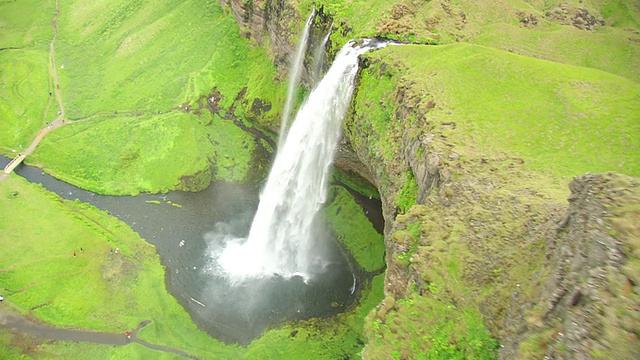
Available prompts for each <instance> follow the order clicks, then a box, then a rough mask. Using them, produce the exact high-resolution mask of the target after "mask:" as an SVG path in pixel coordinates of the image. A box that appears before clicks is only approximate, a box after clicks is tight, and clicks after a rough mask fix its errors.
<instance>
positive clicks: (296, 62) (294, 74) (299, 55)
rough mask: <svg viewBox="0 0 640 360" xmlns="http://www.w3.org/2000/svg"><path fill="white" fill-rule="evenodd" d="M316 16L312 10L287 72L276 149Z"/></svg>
mask: <svg viewBox="0 0 640 360" xmlns="http://www.w3.org/2000/svg"><path fill="white" fill-rule="evenodd" d="M315 16H316V8H313V10H312V11H311V14H310V15H309V18H308V19H307V22H306V23H305V24H304V29H303V30H302V34H301V35H300V41H299V42H298V50H297V51H296V57H295V58H294V59H293V62H292V63H291V70H290V72H289V86H288V87H287V98H286V99H285V102H284V109H283V111H282V119H280V137H279V138H278V147H279V148H280V147H282V142H283V139H284V138H285V136H286V133H287V126H289V118H290V117H291V108H292V107H293V100H294V99H295V96H294V93H295V91H296V89H297V88H298V84H299V83H300V73H301V72H302V64H303V62H304V53H305V52H306V50H307V43H308V42H309V29H310V28H311V23H312V22H313V18H314V17H315Z"/></svg>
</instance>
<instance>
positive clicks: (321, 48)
mask: <svg viewBox="0 0 640 360" xmlns="http://www.w3.org/2000/svg"><path fill="white" fill-rule="evenodd" d="M332 30H333V23H331V26H329V31H328V32H327V35H325V37H324V38H323V39H322V42H321V43H320V44H318V45H317V46H316V49H315V51H314V54H313V64H312V67H311V69H312V71H311V78H312V79H313V84H314V85H315V84H317V83H318V81H320V76H321V72H322V68H323V67H324V53H325V50H326V49H325V46H326V45H327V41H329V37H330V36H331V31H332Z"/></svg>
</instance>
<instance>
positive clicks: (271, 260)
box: [218, 43, 370, 282]
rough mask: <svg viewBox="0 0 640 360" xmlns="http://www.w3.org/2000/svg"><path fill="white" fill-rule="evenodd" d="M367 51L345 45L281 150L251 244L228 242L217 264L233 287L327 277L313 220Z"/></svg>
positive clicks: (252, 227)
mask: <svg viewBox="0 0 640 360" xmlns="http://www.w3.org/2000/svg"><path fill="white" fill-rule="evenodd" d="M369 48H370V47H368V46H367V45H366V44H365V45H363V46H354V44H353V43H349V44H347V45H345V46H344V47H343V48H342V50H341V51H340V53H339V54H338V55H337V57H336V59H335V61H334V62H333V64H332V65H331V67H330V68H329V70H328V72H327V74H326V75H325V76H324V78H323V79H322V80H321V81H320V82H319V83H318V85H317V87H316V88H315V89H314V90H313V91H312V92H311V94H310V95H309V97H308V99H307V100H306V101H305V103H304V104H303V105H302V107H301V108H300V110H299V112H298V114H297V115H296V117H295V120H294V122H293V124H292V125H291V129H290V130H289V133H288V134H287V136H286V141H285V142H284V144H283V146H281V147H280V148H279V149H278V153H277V155H276V159H275V162H274V164H273V168H272V169H271V173H270V174H269V178H268V179H267V183H266V186H265V188H264V189H263V191H262V193H261V196H260V204H259V206H258V210H257V212H256V215H255V217H254V219H253V223H252V225H251V230H250V232H249V236H248V238H247V239H246V240H244V239H236V240H234V241H229V242H228V243H227V244H226V247H225V248H224V249H223V250H222V253H221V254H220V256H219V258H218V264H219V266H220V267H221V269H222V270H223V272H224V273H226V274H227V275H228V278H229V279H230V280H231V281H232V282H240V281H242V280H245V279H250V278H257V277H265V276H272V275H274V274H278V275H279V276H282V277H285V278H290V277H292V276H296V275H299V276H302V277H303V278H305V280H308V279H310V278H312V277H313V275H314V274H318V273H321V272H322V271H323V268H324V266H325V265H326V264H324V259H323V256H322V251H321V245H320V244H318V242H317V241H316V240H317V239H316V238H315V236H314V235H315V234H314V227H313V223H314V218H315V216H316V213H317V212H318V210H320V208H321V207H322V205H323V203H324V202H325V200H326V194H327V187H328V176H329V170H330V165H331V162H332V160H333V152H334V148H335V146H336V145H337V142H338V140H339V138H340V134H341V123H342V118H343V116H344V114H345V112H346V110H347V107H348V106H349V103H350V101H351V94H352V92H353V87H354V78H355V76H356V73H357V70H358V56H359V55H360V54H362V53H364V52H365V51H367V50H368V49H369Z"/></svg>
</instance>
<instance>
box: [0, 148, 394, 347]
mask: <svg viewBox="0 0 640 360" xmlns="http://www.w3.org/2000/svg"><path fill="white" fill-rule="evenodd" d="M9 160H10V159H8V158H6V157H2V156H0V166H2V167H4V166H5V165H6V164H7V163H8V162H9ZM16 173H17V174H18V175H20V176H22V177H24V178H26V179H27V180H28V181H30V182H32V183H39V184H42V185H43V186H44V187H45V188H46V189H47V190H49V191H52V192H55V193H57V194H58V195H59V196H61V197H62V198H65V199H68V200H76V199H77V200H79V201H82V202H87V203H90V204H92V205H94V206H96V207H98V208H100V209H103V210H106V211H109V213H110V214H111V215H112V216H115V217H117V218H119V219H120V220H122V221H124V222H125V223H127V224H128V225H129V226H130V227H131V228H132V229H134V230H135V231H136V232H137V233H138V234H140V236H141V237H142V238H144V239H145V240H147V241H148V242H149V243H151V244H153V245H154V246H155V247H156V249H157V251H158V253H159V255H160V259H161V261H162V264H163V266H165V269H166V274H167V277H166V285H167V288H168V290H169V292H170V293H171V294H172V295H173V296H174V297H175V298H176V299H178V301H179V302H180V303H181V304H182V306H183V307H184V308H185V309H186V310H187V311H188V312H189V313H190V314H191V317H192V319H193V320H194V322H195V323H196V324H198V326H199V327H200V328H201V329H202V330H204V331H206V332H207V333H209V334H210V335H211V336H212V337H214V338H216V339H219V340H222V341H225V342H228V343H239V344H248V343H249V342H250V341H251V340H253V339H255V338H257V337H259V336H260V335H261V334H262V333H263V331H264V330H265V329H267V328H269V327H277V326H278V325H279V324H282V323H283V322H286V321H289V320H301V319H309V318H312V317H330V316H333V315H336V314H338V313H341V312H343V311H345V310H346V309H347V308H348V307H349V306H351V305H353V304H354V303H355V302H356V301H357V300H358V297H359V291H358V290H360V288H359V285H360V284H361V283H362V281H361V280H362V279H361V278H360V277H364V276H367V277H368V275H370V274H363V273H361V272H358V271H356V277H358V279H357V282H356V285H357V288H356V289H353V286H354V275H353V272H352V271H351V269H350V265H349V264H348V263H347V261H346V260H345V257H344V256H343V254H342V252H341V250H340V248H339V246H338V245H337V244H336V241H335V239H331V238H330V236H329V239H328V240H329V241H328V243H330V244H332V246H330V247H329V250H330V255H331V257H330V258H331V259H333V261H331V263H330V264H329V266H328V267H327V271H326V272H325V273H324V274H323V276H321V277H317V278H314V279H313V280H311V281H308V282H307V283H305V282H304V281H303V279H302V278H300V277H292V278H290V279H284V278H282V277H277V276H274V277H268V278H264V279H254V280H251V281H249V282H245V283H244V284H243V285H242V286H238V287H230V286H228V283H226V280H225V279H224V277H223V276H220V274H216V273H215V271H214V270H212V269H211V265H212V262H211V254H210V253H211V251H215V249H216V246H217V244H219V242H220V241H221V238H222V237H224V236H227V235H232V236H238V237H242V236H246V235H247V233H248V231H249V227H250V225H251V221H252V219H253V215H254V213H255V211H256V209H257V206H258V192H259V189H258V188H257V187H256V186H243V185H238V184H229V183H223V182H214V183H212V184H211V185H210V186H209V187H208V188H207V189H205V190H203V191H201V192H198V193H189V192H181V191H172V192H169V193H167V194H140V195H138V196H104V195H97V194H94V193H92V192H89V191H86V190H82V189H79V188H77V187H75V186H73V185H70V184H67V183H65V182H62V181H59V180H57V179H55V178H53V177H51V176H49V175H47V174H45V173H44V172H43V171H42V170H41V169H39V168H35V167H31V166H25V165H20V166H19V167H18V169H16ZM350 191H351V190H350ZM358 202H359V203H360V205H362V206H363V212H366V213H367V214H368V215H369V218H370V219H372V220H373V221H375V222H374V227H375V228H376V229H379V230H380V229H381V228H382V217H381V208H380V203H379V201H377V200H376V199H375V198H374V199H372V200H369V199H368V198H367V197H364V196H362V197H360V198H359V199H358ZM105 255H107V256H108V254H105ZM354 290H355V291H354ZM203 305H204V306H203Z"/></svg>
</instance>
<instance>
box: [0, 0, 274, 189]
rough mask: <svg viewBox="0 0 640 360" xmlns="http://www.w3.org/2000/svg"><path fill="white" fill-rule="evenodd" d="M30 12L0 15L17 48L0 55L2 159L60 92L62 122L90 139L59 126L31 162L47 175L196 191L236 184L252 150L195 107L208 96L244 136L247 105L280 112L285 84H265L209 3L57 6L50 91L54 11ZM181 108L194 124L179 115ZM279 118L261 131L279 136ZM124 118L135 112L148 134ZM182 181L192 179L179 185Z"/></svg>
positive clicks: (0, 9) (235, 33) (266, 70)
mask: <svg viewBox="0 0 640 360" xmlns="http://www.w3.org/2000/svg"><path fill="white" fill-rule="evenodd" d="M33 6H34V8H37V11H33V12H24V11H23V12H21V13H17V11H18V7H17V6H16V5H12V4H8V3H7V4H2V5H0V13H2V15H0V16H2V17H0V26H4V28H5V29H6V30H7V35H5V36H4V37H2V38H0V42H1V44H2V45H4V46H8V47H20V48H21V49H12V50H5V51H1V52H0V60H2V61H1V62H0V78H1V79H2V86H0V94H2V95H3V96H2V100H0V115H2V116H3V118H4V119H5V121H2V122H1V123H0V152H2V153H4V154H8V155H10V156H12V155H11V154H13V150H15V151H16V152H19V151H20V145H22V146H23V147H26V146H27V145H28V144H29V143H30V141H31V140H32V139H33V138H34V137H35V134H36V133H37V131H38V130H39V129H41V128H43V127H44V126H45V122H46V121H51V120H52V119H53V118H54V117H55V114H56V112H57V110H58V108H57V104H56V103H55V99H52V98H50V96H49V91H50V90H51V88H52V87H53V88H55V87H56V86H57V85H59V86H60V89H61V92H62V99H63V102H64V106H65V110H66V118H67V120H69V119H71V120H78V119H82V120H87V123H83V124H82V125H78V130H77V131H78V132H85V130H86V133H87V134H91V136H93V138H91V139H89V138H83V136H82V135H74V136H72V137H71V138H69V136H70V135H69V134H68V132H69V131H70V132H72V133H73V132H74V130H69V129H68V128H65V129H62V130H60V133H59V135H58V134H57V135H53V134H52V135H51V137H52V138H54V139H53V140H49V139H47V140H45V141H46V142H49V141H53V142H55V143H56V146H48V145H46V144H45V145H43V146H41V147H40V148H39V149H38V153H37V155H36V156H35V158H34V159H33V160H31V161H32V163H37V164H38V165H39V166H42V167H44V168H46V169H48V170H47V171H49V170H50V171H51V172H52V174H54V175H56V176H58V177H60V178H63V179H66V180H69V181H71V182H73V183H74V184H76V185H79V186H84V187H86V188H88V189H91V190H95V191H101V192H103V193H112V194H135V193H138V192H140V191H152V192H159V191H167V190H169V189H176V188H181V189H189V190H198V189H202V188H203V187H205V186H206V184H208V183H209V181H210V179H212V178H216V179H224V180H229V181H242V180H244V179H245V176H246V175H247V164H249V163H250V158H251V156H252V154H251V152H252V151H253V143H251V142H250V141H249V140H248V139H249V137H247V136H246V135H242V134H240V132H239V131H236V130H235V129H233V126H232V125H230V124H228V123H222V122H220V118H219V117H216V118H215V119H213V118H212V117H211V116H210V115H209V112H208V110H207V109H201V111H195V110H198V107H199V105H198V103H197V102H198V99H199V98H200V97H201V96H207V95H208V94H211V92H212V89H215V93H216V94H217V96H218V99H217V100H216V101H217V105H218V107H219V111H220V113H221V114H223V115H224V114H225V113H226V112H227V111H232V112H233V113H234V114H235V115H237V116H238V117H239V118H240V121H243V122H245V124H246V125H247V126H250V127H251V126H253V125H252V124H250V123H248V122H247V120H246V119H247V118H251V119H255V117H256V115H255V113H254V112H252V111H251V108H252V105H253V102H254V100H255V99H256V98H258V97H259V98H260V99H261V101H262V103H263V104H266V105H275V104H279V103H282V102H283V97H284V86H280V84H279V83H278V82H276V81H274V79H275V76H276V73H275V66H274V65H273V64H272V63H271V62H270V60H269V59H268V57H267V55H266V51H265V50H264V49H261V48H254V47H250V46H249V42H248V40H246V39H244V38H242V37H241V36H240V34H239V30H238V26H237V24H236V23H235V21H234V20H233V18H232V17H231V16H229V15H228V14H225V13H224V12H223V11H222V9H221V7H220V5H219V4H218V3H217V2H215V1H207V2H205V3H201V2H195V1H191V2H181V1H164V2H161V3H157V2H156V3H149V2H141V1H137V2H133V3H130V2H127V1H116V2H113V1H109V2H107V1H102V2H94V3H91V4H88V3H86V2H83V1H75V2H71V3H62V4H60V14H59V16H58V19H57V28H58V30H59V36H58V38H57V40H56V41H55V49H56V51H55V54H56V63H57V69H56V70H57V71H58V74H59V84H53V83H52V82H51V81H50V80H49V75H48V74H49V73H48V70H49V67H50V65H49V60H48V55H47V53H48V46H47V45H48V42H49V40H50V39H51V38H52V37H53V27H52V25H51V19H52V18H53V16H54V9H53V8H50V7H47V6H45V7H41V6H37V5H35V4H34V5H33ZM26 29H28V31H27V30H26ZM24 32H26V33H27V34H24V35H21V36H19V35H18V34H21V33H24ZM3 34H4V33H3ZM9 34H11V36H10V35H9ZM243 91H245V92H244V96H243V97H242V98H241V99H239V100H237V99H236V98H237V95H238V94H239V93H241V92H243ZM204 103H205V104H206V100H205V101H204ZM184 104H187V105H188V107H189V108H190V109H189V110H190V111H191V112H194V111H195V112H197V113H201V114H202V115H199V117H195V116H191V117H187V116H184V114H183V115H182V116H181V115H179V114H177V112H179V111H180V112H183V113H184V107H181V108H180V107H179V105H184ZM278 108H279V107H277V106H274V107H273V109H272V110H270V111H266V112H264V113H262V115H261V119H260V120H261V122H262V125H263V126H266V127H271V128H277V122H278V121H279V113H278V110H277V109H278ZM116 111H117V112H118V114H120V116H118V120H117V121H114V122H111V126H110V125H106V123H105V122H104V121H102V120H104V119H105V117H104V116H103V115H106V114H114V115H115V112H116ZM172 112H173V113H174V114H173V115H167V114H168V113H172ZM123 114H144V115H146V116H145V117H144V121H143V122H145V123H146V125H142V126H141V125H140V122H139V120H140V119H138V118H137V117H123V116H122V115H123ZM114 117H115V116H114ZM187 118H189V120H185V119H187ZM129 120H130V121H129ZM114 125H117V126H118V129H120V130H121V129H123V128H127V129H128V130H127V131H115V130H114V129H115V128H114V127H113V126H114ZM92 126H96V129H95V130H88V128H90V127H92ZM145 126H146V127H145ZM149 126H152V128H149ZM103 130H104V132H103ZM145 131H149V136H146V135H145V133H144V132H145ZM57 136H60V137H63V138H69V141H71V142H68V141H66V142H65V141H64V140H61V139H60V138H59V137H57ZM207 138H208V139H209V141H208V140H207ZM76 141H77V142H76ZM49 144H51V143H49ZM125 144H126V146H124V145H125ZM89 145H90V146H89ZM80 149H82V150H80ZM87 150H89V151H87ZM183 176H187V177H191V178H192V179H194V180H193V181H191V183H190V184H189V185H187V186H185V185H184V184H182V183H181V182H180V181H179V180H180V178H181V177H183Z"/></svg>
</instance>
